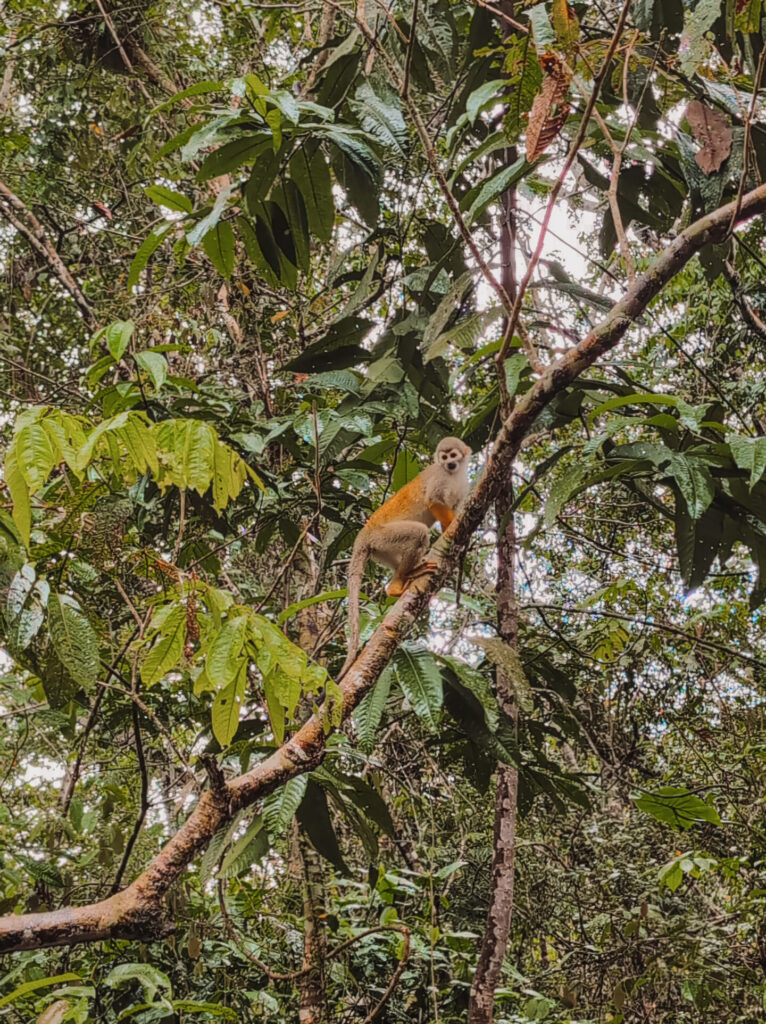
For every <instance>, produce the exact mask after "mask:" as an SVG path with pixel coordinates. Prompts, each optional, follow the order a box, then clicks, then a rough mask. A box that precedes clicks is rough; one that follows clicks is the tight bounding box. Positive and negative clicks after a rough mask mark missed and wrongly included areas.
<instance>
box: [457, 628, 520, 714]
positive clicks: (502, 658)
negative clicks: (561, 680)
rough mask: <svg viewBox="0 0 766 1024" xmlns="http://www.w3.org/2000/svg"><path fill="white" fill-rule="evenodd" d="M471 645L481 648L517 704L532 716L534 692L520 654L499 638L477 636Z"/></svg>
mask: <svg viewBox="0 0 766 1024" xmlns="http://www.w3.org/2000/svg"><path fill="white" fill-rule="evenodd" d="M471 643H474V644H477V645H478V646H479V647H481V648H482V650H483V651H484V653H485V654H486V655H487V657H488V658H489V660H490V661H491V662H493V664H495V665H496V666H497V667H498V669H500V670H501V672H502V673H503V675H504V676H505V679H506V682H507V683H508V685H509V687H510V689H511V691H512V693H513V698H514V700H515V702H516V703H517V704H518V706H519V707H520V708H521V710H522V711H523V712H524V713H525V714H530V713H531V712H532V711H533V710H534V702H533V700H532V691H531V688H530V685H529V680H528V679H527V676H526V673H525V672H524V667H523V665H522V664H521V659H520V658H519V655H518V652H517V651H515V650H514V649H513V648H512V647H511V646H510V644H507V643H506V642H505V641H504V640H501V639H500V637H497V636H495V637H489V636H488V637H480V636H476V637H473V638H472V640H471Z"/></svg>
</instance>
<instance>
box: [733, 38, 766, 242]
mask: <svg viewBox="0 0 766 1024" xmlns="http://www.w3.org/2000/svg"><path fill="white" fill-rule="evenodd" d="M764 67H766V46H764V47H763V48H762V49H761V55H760V57H759V58H758V67H757V68H756V71H755V78H754V80H753V96H752V99H751V101H750V109H749V110H748V112H747V118H746V119H745V141H744V144H743V153H742V174H741V175H740V178H739V186H738V187H737V204H736V206H735V208H734V211H733V212H732V215H731V221H730V223H729V234H731V233H732V232H733V231H734V226H735V224H736V223H737V218H738V217H739V211H740V209H741V207H742V196H743V195H744V194H745V184H746V183H747V174H748V171H749V170H750V138H751V135H752V127H753V116H754V115H755V108H756V105H757V103H758V91H759V89H760V88H761V78H762V77H763V69H764Z"/></svg>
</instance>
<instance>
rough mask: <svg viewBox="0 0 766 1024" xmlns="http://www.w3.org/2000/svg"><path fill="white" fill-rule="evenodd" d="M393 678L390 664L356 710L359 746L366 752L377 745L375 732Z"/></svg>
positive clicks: (355, 718)
mask: <svg viewBox="0 0 766 1024" xmlns="http://www.w3.org/2000/svg"><path fill="white" fill-rule="evenodd" d="M393 678H394V671H393V668H392V666H390V665H389V666H388V667H387V668H386V670H385V671H384V672H383V674H382V675H381V677H380V679H379V680H378V681H377V683H376V684H375V685H374V686H373V688H372V689H371V690H370V692H369V693H368V694H366V695H365V696H364V698H363V699H362V701H361V702H360V704H359V707H358V708H357V709H356V711H355V712H354V721H355V723H356V728H357V732H358V735H359V746H360V747H361V748H362V750H363V751H365V753H370V752H371V751H372V750H373V748H374V746H375V733H376V732H377V731H378V726H379V725H380V722H381V719H382V718H383V712H384V711H385V709H386V703H387V701H388V695H389V692H390V690H391V682H392V680H393Z"/></svg>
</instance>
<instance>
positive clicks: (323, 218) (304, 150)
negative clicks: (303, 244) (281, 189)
mask: <svg viewBox="0 0 766 1024" xmlns="http://www.w3.org/2000/svg"><path fill="white" fill-rule="evenodd" d="M309 154H310V149H309V147H308V145H304V146H301V147H300V149H298V150H297V151H296V152H295V154H294V155H293V157H292V158H291V160H290V176H291V177H292V179H293V181H294V182H295V184H296V185H297V186H298V188H299V189H300V190H301V194H302V195H303V200H304V202H305V204H306V214H307V216H308V222H309V230H310V231H311V233H312V235H314V236H315V237H316V238H318V239H319V240H320V241H322V242H328V241H329V240H330V238H331V236H332V229H333V225H334V223H335V200H334V199H333V194H332V181H331V179H330V169H329V168H328V166H327V163H326V162H325V158H324V155H323V154H322V151H321V150H320V149H319V148H315V149H314V152H313V154H312V155H309Z"/></svg>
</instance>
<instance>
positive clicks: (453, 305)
mask: <svg viewBox="0 0 766 1024" xmlns="http://www.w3.org/2000/svg"><path fill="white" fill-rule="evenodd" d="M472 282H473V275H472V273H471V272H470V271H469V270H467V271H466V272H465V273H464V274H461V275H460V277H459V278H458V279H457V280H456V281H454V282H453V283H452V285H451V286H450V288H449V289H448V291H447V293H446V294H445V296H444V298H443V299H442V300H441V302H440V303H439V305H438V306H437V307H436V311H435V312H434V313H433V314H432V315H431V318H430V319H429V321H428V326H427V327H426V329H425V331H424V332H423V353H424V354H423V361H424V362H428V360H429V359H433V358H434V355H438V354H439V353H440V352H441V347H440V348H439V349H438V350H437V351H436V352H434V351H433V348H434V343H435V342H437V340H438V338H439V335H440V334H441V333H442V331H443V330H444V328H445V327H446V326H447V323H448V321H449V319H450V317H451V316H452V315H453V314H454V313H455V312H456V310H458V309H459V307H460V303H461V302H462V299H463V296H464V295H465V293H466V292H467V291H468V289H469V288H470V287H471V284H472Z"/></svg>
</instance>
